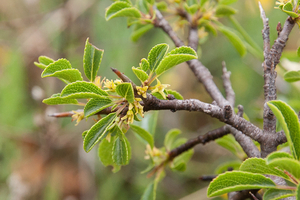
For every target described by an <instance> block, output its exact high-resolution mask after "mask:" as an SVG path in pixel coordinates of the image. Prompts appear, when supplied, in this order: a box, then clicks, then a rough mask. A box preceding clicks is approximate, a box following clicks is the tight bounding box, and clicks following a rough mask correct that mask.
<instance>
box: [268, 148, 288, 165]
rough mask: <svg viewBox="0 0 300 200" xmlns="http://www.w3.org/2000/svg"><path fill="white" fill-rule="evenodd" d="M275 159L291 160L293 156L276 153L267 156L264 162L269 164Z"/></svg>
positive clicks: (285, 153)
mask: <svg viewBox="0 0 300 200" xmlns="http://www.w3.org/2000/svg"><path fill="white" fill-rule="evenodd" d="M277 158H293V156H292V155H291V154H289V153H287V152H281V151H276V152H273V153H271V154H269V155H268V157H267V158H266V162H267V163H270V162H271V161H272V160H274V159H277Z"/></svg>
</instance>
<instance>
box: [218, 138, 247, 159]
mask: <svg viewBox="0 0 300 200" xmlns="http://www.w3.org/2000/svg"><path fill="white" fill-rule="evenodd" d="M215 142H216V143H217V144H218V145H220V146H222V147H224V148H225V149H227V150H229V151H230V152H231V153H233V154H234V155H236V156H237V157H238V158H244V157H245V156H246V154H245V153H244V151H243V149H242V147H241V146H240V144H239V143H238V142H237V141H236V140H235V138H234V137H233V135H225V136H223V137H222V138H219V139H217V140H215Z"/></svg>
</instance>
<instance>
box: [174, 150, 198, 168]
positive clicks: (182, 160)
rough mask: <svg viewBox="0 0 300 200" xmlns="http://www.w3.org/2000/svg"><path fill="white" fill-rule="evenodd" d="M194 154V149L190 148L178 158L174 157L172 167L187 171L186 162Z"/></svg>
mask: <svg viewBox="0 0 300 200" xmlns="http://www.w3.org/2000/svg"><path fill="white" fill-rule="evenodd" d="M193 154H194V149H190V150H189V151H186V152H184V153H182V154H180V155H179V156H177V157H176V158H174V160H173V163H172V167H171V168H172V169H173V170H177V171H181V172H183V171H185V170H186V164H187V162H188V161H189V160H190V159H191V158H192V156H193Z"/></svg>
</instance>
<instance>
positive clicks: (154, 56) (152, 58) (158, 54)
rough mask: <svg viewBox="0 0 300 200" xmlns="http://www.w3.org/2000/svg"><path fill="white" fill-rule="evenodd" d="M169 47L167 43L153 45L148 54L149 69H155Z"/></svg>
mask: <svg viewBox="0 0 300 200" xmlns="http://www.w3.org/2000/svg"><path fill="white" fill-rule="evenodd" d="M168 49H169V45H167V44H164V43H163V44H158V45H156V46H154V47H153V48H152V49H151V50H150V52H149V54H148V62H149V68H150V70H151V71H155V69H156V68H157V66H158V65H159V63H160V62H161V60H162V59H163V57H164V56H165V55H166V53H167V51H168Z"/></svg>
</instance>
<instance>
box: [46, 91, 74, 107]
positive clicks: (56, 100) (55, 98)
mask: <svg viewBox="0 0 300 200" xmlns="http://www.w3.org/2000/svg"><path fill="white" fill-rule="evenodd" d="M43 103H45V104H47V105H59V104H78V101H77V100H76V99H65V98H61V97H60V93H58V94H53V95H52V96H51V97H50V98H47V99H44V100H43Z"/></svg>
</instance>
